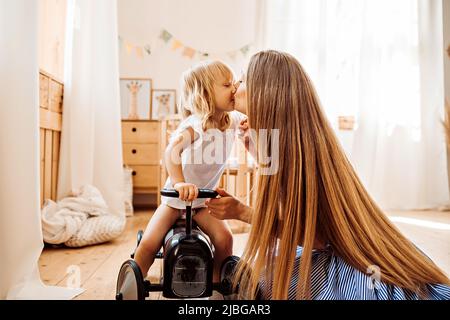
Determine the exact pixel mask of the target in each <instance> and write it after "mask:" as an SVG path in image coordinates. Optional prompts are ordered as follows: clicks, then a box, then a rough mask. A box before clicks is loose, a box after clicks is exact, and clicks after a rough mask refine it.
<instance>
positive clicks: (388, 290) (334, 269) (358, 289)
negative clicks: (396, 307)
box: [260, 246, 450, 300]
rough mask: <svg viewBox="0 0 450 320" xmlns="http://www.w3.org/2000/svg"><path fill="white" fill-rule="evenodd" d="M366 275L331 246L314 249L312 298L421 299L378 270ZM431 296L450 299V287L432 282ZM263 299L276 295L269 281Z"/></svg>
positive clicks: (264, 284) (293, 285)
mask: <svg viewBox="0 0 450 320" xmlns="http://www.w3.org/2000/svg"><path fill="white" fill-rule="evenodd" d="M301 254H302V248H301V247H298V248H297V256H296V261H295V265H294V276H293V279H292V281H291V283H290V285H289V293H288V299H289V300H293V299H295V297H296V290H297V282H298V269H299V265H300V257H301ZM373 271H374V272H373V273H371V275H369V274H365V273H363V272H361V271H359V270H357V269H355V268H354V267H352V266H351V265H349V264H348V263H347V262H346V261H344V259H342V258H341V257H338V256H336V255H335V254H334V252H333V250H332V249H331V247H330V246H328V247H327V248H326V249H322V250H313V253H312V268H311V299H313V300H418V299H420V297H419V295H418V293H416V292H411V291H409V290H407V289H402V288H400V287H397V286H395V285H391V284H386V283H383V282H381V281H379V280H377V277H376V272H375V271H376V270H373ZM428 289H429V294H430V297H429V298H430V299H433V300H450V286H447V285H441V284H430V285H428ZM260 290H261V295H262V297H263V299H267V300H270V299H271V297H272V290H271V286H270V285H268V283H267V281H264V280H262V281H261V282H260Z"/></svg>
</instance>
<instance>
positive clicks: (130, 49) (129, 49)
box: [125, 42, 133, 55]
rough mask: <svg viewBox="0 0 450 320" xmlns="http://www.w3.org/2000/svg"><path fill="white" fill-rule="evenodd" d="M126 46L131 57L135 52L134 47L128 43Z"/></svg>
mask: <svg viewBox="0 0 450 320" xmlns="http://www.w3.org/2000/svg"><path fill="white" fill-rule="evenodd" d="M125 46H126V48H127V53H128V55H130V54H131V51H133V45H131V44H130V43H128V42H127V43H126V44H125Z"/></svg>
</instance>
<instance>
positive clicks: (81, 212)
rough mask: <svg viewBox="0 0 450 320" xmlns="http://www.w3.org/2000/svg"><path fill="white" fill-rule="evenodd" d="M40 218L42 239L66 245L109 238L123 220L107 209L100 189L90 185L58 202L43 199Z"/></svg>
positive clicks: (80, 244)
mask: <svg viewBox="0 0 450 320" xmlns="http://www.w3.org/2000/svg"><path fill="white" fill-rule="evenodd" d="M41 218H42V231H43V237H44V241H45V242H46V243H50V244H62V243H64V244H65V245H66V246H68V247H83V246H87V245H92V244H97V243H102V242H106V241H110V240H112V239H114V238H116V237H118V236H119V235H120V234H121V233H122V231H123V229H124V228H125V222H126V219H125V217H118V216H116V215H114V214H112V213H110V212H109V211H108V206H107V205H106V203H105V200H104V199H103V197H102V195H101V194H100V191H98V190H97V189H96V188H95V187H93V186H91V185H86V186H84V187H82V188H81V189H80V191H79V192H78V193H77V194H75V195H74V196H73V197H67V198H64V199H62V200H60V201H59V202H58V203H56V202H54V201H52V200H46V202H45V204H44V208H43V209H42V215H41Z"/></svg>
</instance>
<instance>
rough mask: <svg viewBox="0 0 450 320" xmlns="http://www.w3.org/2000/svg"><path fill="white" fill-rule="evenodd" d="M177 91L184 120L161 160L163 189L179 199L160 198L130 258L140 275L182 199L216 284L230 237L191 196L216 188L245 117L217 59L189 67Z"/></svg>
mask: <svg viewBox="0 0 450 320" xmlns="http://www.w3.org/2000/svg"><path fill="white" fill-rule="evenodd" d="M181 87H182V99H181V108H182V111H183V114H184V116H185V119H184V120H183V121H182V122H181V123H180V125H179V127H178V128H177V130H176V131H175V132H174V133H173V135H172V136H171V139H170V141H169V144H168V146H167V149H166V151H165V156H164V160H165V165H166V168H167V171H168V174H169V178H168V179H167V181H166V183H165V186H164V188H168V189H171V188H173V189H176V190H177V191H178V192H179V198H178V199H175V198H166V197H162V201H161V205H160V206H159V207H158V209H157V210H156V211H155V213H154V215H153V217H152V218H151V220H150V222H149V224H148V226H147V228H146V230H145V232H144V235H143V237H142V240H141V243H140V245H139V246H138V248H137V250H136V253H135V260H136V262H137V264H138V265H139V267H140V268H141V271H142V274H143V275H144V277H146V275H147V272H148V270H149V268H150V266H151V265H152V264H153V261H154V258H155V255H156V253H157V252H158V251H159V249H160V248H161V246H162V242H163V239H164V236H165V235H166V233H167V232H168V230H169V229H170V227H171V226H172V225H173V224H174V223H175V221H176V220H177V219H178V218H179V217H180V216H181V214H182V210H183V209H185V208H186V204H185V201H189V202H191V201H192V202H193V203H192V212H193V219H194V220H195V222H196V223H197V224H198V226H199V227H200V228H201V229H202V230H203V231H204V232H205V233H206V234H207V235H208V236H209V238H210V240H211V242H212V243H213V245H214V247H215V256H214V273H213V274H214V276H213V281H214V282H217V281H218V280H219V272H220V266H221V263H222V261H223V260H224V259H225V258H226V257H227V256H230V255H231V254H232V248H233V237H232V234H231V231H230V229H229V227H228V225H227V224H226V222H225V221H222V220H218V219H216V218H214V217H212V216H211V215H210V214H209V213H208V210H207V209H206V205H205V201H206V199H196V198H197V195H198V189H200V188H206V189H215V188H216V187H217V186H218V183H219V180H220V178H221V176H222V174H223V171H224V169H225V165H226V161H227V159H228V157H229V156H230V152H231V149H232V147H233V143H234V141H235V136H236V133H237V131H238V130H239V125H240V123H241V121H243V120H244V118H245V116H244V115H243V114H241V113H239V112H237V111H233V110H234V93H235V87H234V82H233V73H232V71H231V69H230V68H229V67H228V66H226V65H225V64H224V63H222V62H220V61H208V62H202V63H200V64H198V65H196V66H195V67H193V68H191V69H189V70H188V71H186V72H185V73H184V74H183V76H182V80H181Z"/></svg>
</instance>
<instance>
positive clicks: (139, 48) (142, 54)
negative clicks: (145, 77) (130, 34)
mask: <svg viewBox="0 0 450 320" xmlns="http://www.w3.org/2000/svg"><path fill="white" fill-rule="evenodd" d="M136 54H137V56H138V57H139V58H141V59H143V58H144V51H143V50H142V47H136Z"/></svg>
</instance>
